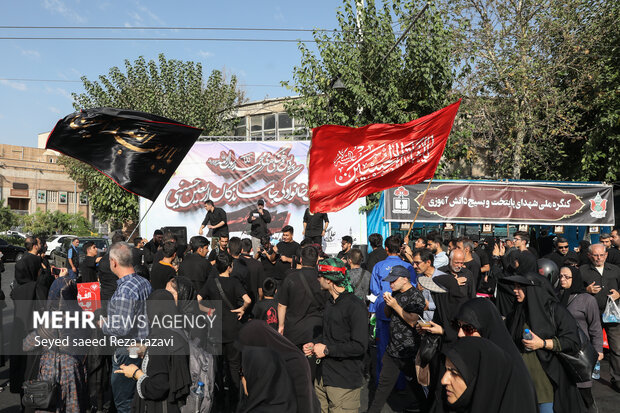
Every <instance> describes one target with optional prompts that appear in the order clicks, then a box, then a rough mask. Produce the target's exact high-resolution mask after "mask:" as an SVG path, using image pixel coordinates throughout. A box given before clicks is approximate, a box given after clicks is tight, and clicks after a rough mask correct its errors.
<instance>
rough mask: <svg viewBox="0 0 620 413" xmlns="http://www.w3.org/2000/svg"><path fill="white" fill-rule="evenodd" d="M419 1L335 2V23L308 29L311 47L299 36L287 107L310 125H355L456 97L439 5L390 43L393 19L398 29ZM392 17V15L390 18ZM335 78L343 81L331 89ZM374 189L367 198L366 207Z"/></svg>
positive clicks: (413, 114)
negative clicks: (325, 28)
mask: <svg viewBox="0 0 620 413" xmlns="http://www.w3.org/2000/svg"><path fill="white" fill-rule="evenodd" d="M420 9H421V7H419V6H416V2H414V1H402V2H401V1H399V0H392V1H384V2H383V3H382V6H381V7H378V6H377V5H376V4H375V1H374V0H369V1H367V4H366V5H365V6H364V5H363V4H362V2H361V1H359V0H358V1H354V0H344V2H343V7H342V8H341V9H339V10H338V12H337V18H338V25H339V29H338V30H336V31H335V32H333V33H326V32H319V31H315V32H314V34H313V36H314V39H315V40H316V41H317V49H318V51H317V52H316V53H314V52H312V51H311V50H310V49H309V48H308V47H307V46H306V45H304V44H301V43H300V44H299V50H300V52H301V63H300V65H299V66H296V67H295V68H294V70H293V79H294V82H293V84H290V83H288V82H283V84H284V85H285V86H287V87H288V88H289V89H290V90H292V91H293V92H294V94H296V95H299V96H300V97H299V99H295V100H293V101H291V102H290V103H288V104H287V105H286V110H287V112H288V113H289V114H290V115H292V116H295V117H298V118H302V119H303V120H304V121H305V123H306V125H308V126H309V127H316V126H320V125H323V124H328V123H333V124H339V125H346V126H362V125H367V124H370V123H404V122H408V121H410V120H412V119H416V118H418V117H421V116H424V115H427V114H429V113H432V112H434V111H436V110H438V109H441V108H442V107H444V106H446V105H447V104H448V103H451V102H453V101H455V100H456V99H457V98H456V97H455V96H454V95H451V93H450V91H451V89H452V83H453V80H454V67H455V62H456V61H455V56H454V54H453V51H452V45H453V43H454V42H453V40H452V38H453V36H454V32H453V31H454V29H453V28H452V27H450V26H449V25H447V24H446V21H447V19H446V10H445V9H440V8H436V7H435V6H430V7H429V8H428V9H427V10H426V11H425V12H424V13H423V14H421V16H420V18H419V19H418V20H417V21H416V22H415V24H414V25H413V27H412V29H411V31H410V32H409V33H408V35H407V36H406V37H405V39H404V41H403V42H402V44H400V45H399V46H398V47H394V45H395V43H396V41H397V39H398V37H399V36H397V33H395V31H394V26H395V25H396V24H397V23H398V22H399V23H400V27H401V29H402V30H405V28H407V27H408V26H409V25H410V24H411V21H412V19H413V18H414V16H416V15H418V13H419V11H420ZM395 20H396V22H395ZM336 80H340V81H341V82H342V83H344V85H345V89H344V90H335V89H334V88H333V87H332V86H333V85H334V82H335V81H336ZM376 199H377V197H376V196H371V197H369V198H368V199H367V201H368V204H369V205H368V207H372V206H373V203H374V202H376Z"/></svg>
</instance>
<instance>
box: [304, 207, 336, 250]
mask: <svg viewBox="0 0 620 413" xmlns="http://www.w3.org/2000/svg"><path fill="white" fill-rule="evenodd" d="M328 226H329V218H328V217H327V214H324V213H322V212H316V213H314V214H313V213H312V212H310V208H306V212H304V230H303V232H302V235H303V236H304V237H306V238H310V239H311V240H312V242H313V243H315V244H319V245H322V244H323V237H324V236H325V231H327V227H328Z"/></svg>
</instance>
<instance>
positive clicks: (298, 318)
mask: <svg viewBox="0 0 620 413" xmlns="http://www.w3.org/2000/svg"><path fill="white" fill-rule="evenodd" d="M318 257H319V254H318V251H317V250H316V248H314V247H313V246H312V245H305V246H304V247H303V248H302V249H301V268H300V269H298V270H294V271H293V272H291V273H290V275H289V276H288V277H286V279H285V280H284V281H283V282H282V285H281V286H280V287H279V288H278V332H279V333H280V334H282V335H284V337H286V338H288V339H289V340H290V341H291V342H292V343H293V344H295V345H296V346H297V347H299V348H300V349H301V348H302V347H303V345H304V344H306V343H308V342H310V341H312V340H314V339H315V338H316V337H318V336H319V335H320V334H321V328H322V325H323V308H324V306H325V302H326V300H327V297H328V295H327V293H325V292H324V291H322V290H321V284H319V280H318V278H317V277H318V272H317V270H316V263H317V260H318ZM302 278H303V279H302ZM304 281H305V283H304ZM308 361H309V362H310V370H311V373H312V378H313V379H314V372H315V367H316V364H315V360H314V359H312V360H308Z"/></svg>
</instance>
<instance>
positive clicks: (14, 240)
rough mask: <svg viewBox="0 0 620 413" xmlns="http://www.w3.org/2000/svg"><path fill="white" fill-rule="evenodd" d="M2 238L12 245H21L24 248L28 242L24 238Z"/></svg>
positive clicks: (3, 236) (5, 236) (4, 236)
mask: <svg viewBox="0 0 620 413" xmlns="http://www.w3.org/2000/svg"><path fill="white" fill-rule="evenodd" d="M0 238H2V239H3V240H5V241H6V242H8V243H9V244H11V245H19V246H22V247H23V246H24V243H25V242H26V238H22V237H18V236H8V235H2V236H0Z"/></svg>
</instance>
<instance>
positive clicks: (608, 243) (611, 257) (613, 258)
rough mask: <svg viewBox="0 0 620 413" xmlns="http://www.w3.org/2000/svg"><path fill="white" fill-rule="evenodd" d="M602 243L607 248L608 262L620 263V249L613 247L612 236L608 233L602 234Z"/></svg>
mask: <svg viewBox="0 0 620 413" xmlns="http://www.w3.org/2000/svg"><path fill="white" fill-rule="evenodd" d="M600 240H601V244H603V245H604V246H605V249H606V250H607V260H606V262H607V263H608V264H613V265H620V250H618V249H617V248H614V247H613V244H612V236H611V235H610V234H607V233H603V234H601V237H600Z"/></svg>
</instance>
